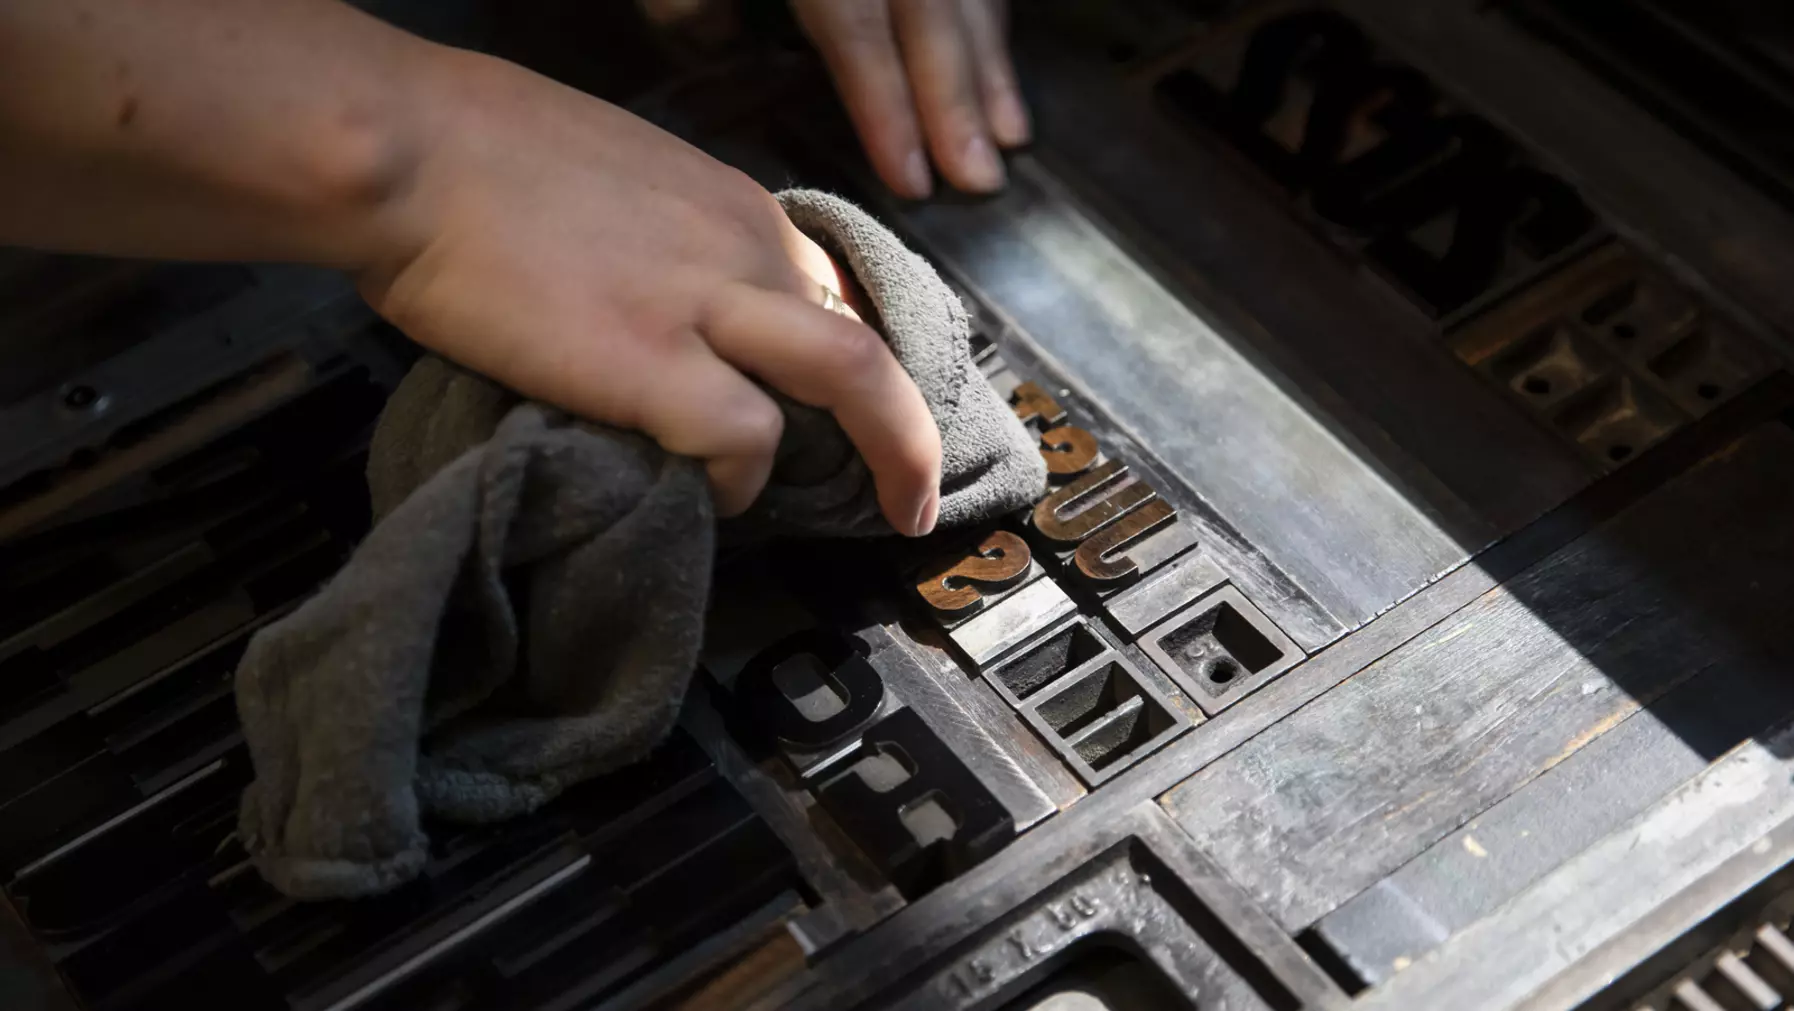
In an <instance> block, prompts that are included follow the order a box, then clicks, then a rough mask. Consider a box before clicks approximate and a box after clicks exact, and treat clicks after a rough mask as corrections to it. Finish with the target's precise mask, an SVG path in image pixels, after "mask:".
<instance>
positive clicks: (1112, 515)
mask: <svg viewBox="0 0 1794 1011" xmlns="http://www.w3.org/2000/svg"><path fill="white" fill-rule="evenodd" d="M1127 476H1128V466H1127V464H1125V463H1122V462H1121V461H1120V460H1110V461H1108V462H1107V463H1104V464H1103V465H1102V466H1100V467H1097V468H1096V469H1095V470H1093V471H1091V472H1090V473H1088V474H1085V475H1084V476H1083V477H1081V478H1078V479H1077V480H1076V481H1073V482H1072V483H1071V484H1068V485H1066V486H1065V487H1063V488H1061V489H1059V490H1058V491H1056V492H1054V493H1052V494H1051V495H1048V496H1047V497H1046V498H1044V499H1041V500H1040V504H1039V505H1037V506H1035V507H1034V528H1035V529H1036V530H1039V531H1040V532H1041V534H1042V535H1044V536H1045V537H1047V538H1048V539H1049V540H1053V541H1057V542H1059V543H1061V544H1076V543H1078V542H1079V541H1082V540H1084V539H1085V538H1087V537H1089V536H1090V535H1091V534H1094V533H1096V532H1097V531H1098V530H1101V529H1102V528H1103V527H1105V526H1108V525H1109V524H1110V523H1113V522H1115V521H1116V520H1118V519H1120V518H1121V517H1123V516H1125V515H1127V514H1128V513H1129V512H1131V511H1133V510H1134V509H1136V508H1138V507H1140V506H1141V505H1143V504H1145V503H1147V502H1150V501H1152V500H1153V499H1155V498H1157V497H1158V492H1156V491H1154V490H1153V489H1152V486H1151V485H1149V484H1147V483H1146V482H1144V481H1135V482H1134V483H1133V484H1130V485H1126V486H1124V487H1122V488H1120V489H1119V490H1115V486H1116V485H1118V484H1120V483H1121V482H1122V481H1124V480H1126V479H1127ZM1085 505H1087V508H1084V509H1083V511H1082V512H1078V513H1077V514H1076V515H1073V516H1070V517H1069V518H1067V515H1066V514H1068V513H1071V512H1073V510H1076V509H1077V508H1078V507H1080V506H1085Z"/></svg>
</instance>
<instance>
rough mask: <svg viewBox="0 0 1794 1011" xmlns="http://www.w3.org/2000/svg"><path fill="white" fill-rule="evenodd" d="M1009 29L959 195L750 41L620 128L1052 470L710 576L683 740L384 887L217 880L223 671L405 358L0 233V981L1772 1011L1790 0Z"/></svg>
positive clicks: (1787, 782)
mask: <svg viewBox="0 0 1794 1011" xmlns="http://www.w3.org/2000/svg"><path fill="white" fill-rule="evenodd" d="M1015 6H1016V7H1017V8H1019V9H1018V10H1017V11H1016V22H1017V24H1016V35H1017V39H1016V46H1017V52H1018V61H1019V63H1020V66H1021V71H1022V74H1023V77H1024V79H1025V82H1026V86H1027V89H1028V91H1029V95H1030V100H1031V106H1032V109H1033V110H1034V114H1035V121H1036V133H1037V137H1038V139H1037V142H1036V143H1035V145H1034V146H1033V147H1032V148H1031V149H1030V150H1029V151H1028V152H1026V153H1024V154H1021V155H1019V156H1018V157H1016V158H1015V159H1014V160H1013V161H1012V163H1011V166H1010V169H1011V173H1010V174H1011V185H1010V187H1009V189H1008V190H1007V191H1006V192H1005V193H1004V194H1002V195H1001V196H999V197H996V198H993V199H988V200H971V199H963V198H960V199H944V200H941V201H938V202H934V203H928V204H902V203H899V202H896V201H893V200H891V199H889V198H888V197H887V196H884V195H882V191H880V190H879V189H878V188H877V187H876V186H874V185H872V184H871V183H870V180H869V177H868V175H867V174H866V171H865V169H864V167H863V165H862V164H861V162H860V161H859V156H858V154H857V150H856V148H855V145H854V144H853V141H852V138H851V136H850V134H849V133H848V132H847V131H846V128H845V126H844V125H843V123H842V121H841V120H840V118H839V113H838V112H837V111H835V110H834V109H833V108H832V107H831V106H829V105H828V104H826V103H825V102H820V101H818V100H816V99H812V98H809V97H802V98H800V97H798V96H819V95H824V94H826V88H825V87H824V86H822V85H821V84H820V83H819V82H820V79H819V78H818V77H817V76H816V75H817V73H818V72H817V70H816V69H815V68H814V67H813V66H812V65H811V64H810V63H809V62H808V61H807V60H805V59H803V58H801V57H799V56H797V55H795V54H793V53H792V52H790V51H788V50H784V49H778V48H768V49H767V50H765V51H757V52H755V53H754V54H752V55H749V56H744V57H742V58H740V59H738V60H736V61H734V62H731V63H729V64H726V65H720V66H716V67H713V68H712V69H710V70H709V71H707V72H705V73H702V74H698V75H695V76H689V77H685V78H682V79H679V80H677V81H673V82H670V83H668V84H667V85H665V86H663V87H660V88H657V89H655V90H654V91H652V92H651V93H649V94H646V95H644V96H642V97H641V98H640V100H639V101H638V102H637V103H636V107H637V108H638V109H639V110H640V111H642V112H643V113H644V114H645V115H648V116H650V117H651V118H654V119H655V120H657V121H659V122H661V123H663V124H664V125H667V126H668V127H669V128H672V129H674V130H676V131H678V132H680V133H682V134H684V135H686V136H687V137H688V138H690V139H692V140H694V141H695V142H697V143H700V144H702V145H703V146H705V147H706V148H707V149H709V150H711V151H712V152H714V153H716V154H717V155H719V156H720V157H723V158H725V159H726V160H729V161H731V162H733V163H735V164H737V165H739V166H741V167H743V168H744V169H746V170H748V171H750V172H751V173H753V174H754V175H755V176H756V177H757V178H759V179H760V180H761V181H762V182H764V183H766V184H767V185H769V186H782V185H787V184H789V183H792V182H801V183H805V184H811V185H820V186H824V187H828V188H832V189H835V190H837V191H840V192H844V193H846V194H848V195H850V196H852V197H854V198H855V199H858V200H860V201H862V202H864V203H866V204H867V205H868V206H870V207H872V208H874V209H875V211H876V212H877V213H878V214H879V215H880V216H881V217H882V218H884V219H885V220H886V221H887V222H888V223H890V224H891V225H892V227H893V228H895V229H896V230H898V231H899V233H900V234H902V235H903V236H904V237H905V238H906V239H908V240H909V241H910V242H911V243H912V244H913V245H914V246H915V247H916V248H917V249H919V250H920V251H922V252H923V253H924V254H925V255H926V256H928V257H929V258H930V259H931V260H932V261H933V262H934V263H935V264H936V265H937V266H938V267H939V268H940V270H941V271H942V273H943V274H944V275H945V276H947V277H948V278H949V279H950V280H951V281H952V282H953V283H954V284H955V286H956V287H958V288H959V289H960V290H961V291H962V293H963V296H964V298H965V300H966V302H967V304H968V306H969V307H970V308H971V309H972V311H973V313H974V315H975V319H976V338H975V347H976V354H977V355H978V356H979V360H980V366H981V368H982V370H983V372H984V374H985V376H986V377H987V378H988V380H989V381H990V382H991V383H992V384H994V385H995V386H996V387H997V388H998V389H999V391H1000V392H1002V393H1003V394H1005V395H1007V396H1008V397H1009V398H1010V401H1011V403H1013V404H1014V405H1015V407H1016V410H1017V411H1018V413H1019V414H1020V415H1021V417H1022V418H1023V419H1024V420H1025V421H1026V422H1027V423H1028V424H1029V425H1031V426H1033V427H1034V428H1035V429H1036V430H1038V431H1039V432H1040V433H1041V437H1042V452H1043V453H1044V454H1046V456H1047V458H1048V461H1049V466H1050V469H1051V470H1052V472H1053V484H1052V487H1051V489H1050V491H1049V493H1048V495H1047V497H1046V498H1045V499H1043V500H1042V501H1041V503H1040V504H1039V505H1037V506H1036V507H1035V508H1033V509H1031V510H1025V511H1024V512H1022V513H1020V514H1017V515H1014V516H1009V517H1005V518H1003V519H1002V520H1000V521H998V522H995V523H992V524H988V525H987V526H985V527H982V528H980V529H976V530H967V531H958V532H953V533H950V534H943V535H937V536H934V537H931V538H929V539H926V540H924V541H921V542H898V541H895V540H893V541H888V542H870V543H855V544H842V543H829V544H780V545H774V546H772V547H769V548H764V549H757V550H753V551H746V552H739V553H735V554H730V555H727V556H725V557H724V558H723V559H722V561H721V565H720V568H719V571H718V576H717V585H716V591H715V599H714V602H713V605H712V608H711V613H710V616H709V619H708V622H709V627H708V629H707V635H706V645H705V648H704V654H703V659H702V665H701V670H700V671H699V673H698V675H697V677H696V678H695V680H694V685H693V689H692V692H691V694H690V697H689V699H688V700H687V703H686V707H685V711H684V713H683V715H682V718H681V725H680V729H679V730H678V732H677V733H676V734H675V735H674V737H673V738H672V739H670V740H669V741H668V742H667V743H666V744H665V745H664V746H663V747H662V748H661V749H660V750H659V751H657V752H656V753H655V754H654V755H653V757H651V758H650V759H649V760H647V761H646V762H644V763H643V764H641V765H640V766H637V767H634V768H631V769H628V770H625V771H623V772H620V773H617V774H614V775H611V776H608V777H606V778H604V779H600V780H598V781H595V782H591V783H588V784H585V785H583V786H580V787H578V788H576V789H574V790H572V791H570V792H568V793H567V794H566V795H564V796H563V797H561V798H560V799H558V800H557V801H555V802H553V803H552V804H550V805H549V806H548V807H546V808H545V809H543V810H541V811H539V812H538V813H536V814H534V815H532V816H530V817H528V818H526V819H522V820H520V821H517V822H513V823H508V824H504V825H501V826H496V827H492V828H482V829H466V828H456V827H454V826H448V825H432V826H430V828H431V842H432V862H431V864H430V865H429V867H428V869H427V870H426V871H425V873H424V874H423V875H422V876H421V878H420V879H419V880H417V881H415V882H413V883H411V884H409V885H406V886H404V887H402V888H401V889H399V890H397V891H395V892H393V893H391V894H389V895H385V896H382V897H378V898H374V899H367V900H361V901H356V902H329V903H297V902H293V901H291V900H288V899H285V898H283V897H282V896H280V895H279V894H278V893H275V892H274V891H273V890H272V889H270V888H269V887H268V886H267V885H266V884H265V883H263V882H262V881H261V879H260V878H259V877H257V875H256V874H255V872H254V871H253V869H251V868H250V867H249V865H248V864H247V862H246V858H245V856H244V854H243V852H242V850H241V848H240V846H239V845H238V843H237V841H236V840H235V838H234V836H233V831H234V827H235V823H236V805H237V799H238V796H239V793H240V791H241V789H242V787H243V786H244V784H245V783H246V782H247V781H248V779H249V778H250V776H251V770H250V768H249V765H248V756H247V753H246V751H245V749H244V747H243V743H242V739H241V735H240V733H239V731H238V728H237V725H236V713H235V708H234V705H233V701H232V696H231V673H232V671H233V669H234V666H235V663H236V660H237V659H238V657H240V656H241V654H242V651H243V647H244V644H245V642H246V640H247V639H248V637H249V636H250V635H251V634H252V633H253V632H254V631H255V630H256V629H257V628H259V627H261V626H263V625H265V624H267V623H268V622H270V621H273V620H276V619H277V618H279V617H280V616H281V615H283V614H284V613H286V612H287V611H288V610H290V609H291V608H292V607H294V606H295V605H296V604H297V603H298V602H299V601H300V600H302V599H304V597H305V596H306V595H307V594H308V593H309V592H310V591H311V590H313V589H314V588H315V587H316V586H317V585H318V584H319V583H320V582H321V581H322V580H324V579H325V578H327V577H328V576H329V575H330V574H331V573H332V572H333V571H334V570H335V569H336V568H337V567H338V566H339V565H340V564H341V563H342V561H343V560H344V559H345V558H346V557H347V555H348V553H349V552H350V550H351V549H352V547H353V546H354V544H355V543H356V541H357V539H358V538H359V537H360V536H361V535H362V534H363V533H364V532H365V530H366V526H367V523H368V515H367V511H368V506H367V500H366V490H365V486H364V483H363V478H362V466H363V464H364V462H365V455H366V445H367V438H368V433H369V430H370V426H371V423H372V421H373V419H374V418H375V416H376V415H377V413H378V411H379V409H380V407H381V405H382V403H383V402H384V399H385V397H386V395H387V394H388V393H389V392H390V391H391V389H392V388H393V386H394V385H395V384H396V382H397V381H398V378H399V377H400V376H402V375H403V373H404V370H405V368H406V367H407V365H408V363H409V362H410V361H411V360H412V359H413V358H414V356H415V355H416V353H417V352H416V351H415V349H414V348H412V347H410V346H409V345H408V344H406V342H404V341H403V339H402V338H400V337H399V336H398V335H397V334H395V333H394V332H392V331H391V330H390V329H388V328H386V327H385V326H384V324H382V323H380V322H379V321H378V320H377V319H376V318H375V317H373V315H372V314H371V312H370V311H369V310H368V309H367V308H366V307H365V306H364V305H363V304H362V303H361V302H360V301H359V300H358V299H357V298H356V297H355V295H354V292H353V289H352V287H351V286H350V285H349V284H348V282H347V281H345V280H344V279H342V278H341V277H338V276H336V275H334V274H330V273H327V272H320V271H314V270H309V269H300V268H288V267H269V266H247V265H164V266H157V265H146V264H138V263H113V262H102V261H94V260H79V259H73V258H53V257H44V256H36V255H31V254H24V253H8V254H6V258H5V259H3V260H0V363H3V364H0V885H3V886H4V895H5V905H4V907H0V1006H4V1007H6V1008H8V1009H12V1008H67V1007H82V1008H92V1009H107V1011H112V1009H116V1011H146V1009H154V1008H173V1007H181V1008H191V1007H211V1006H228V1007H231V1008H235V1009H242V1011H255V1009H292V1011H346V1009H350V1008H368V1009H376V1008H378V1009H386V1008H392V1009H400V1008H402V1009H431V1011H463V1009H465V1011H476V1009H479V1011H483V1009H506V1011H509V1009H529V1011H549V1009H576V1008H580V1009H583V1008H594V1009H595V1008H603V1009H629V1008H651V1007H652V1008H683V1009H693V1011H696V1009H712V1008H714V1009H721V1008H734V1007H753V1008H785V1007H790V1008H809V1009H825V1011H847V1009H851V1008H867V1009H872V1008H906V1009H907V1008H914V1009H938V1008H952V1009H980V1011H995V1009H1003V1011H1015V1009H1039V1011H1049V1009H1050V1011H1071V1009H1079V1011H1089V1009H1129V1011H1133V1009H1146V1011H1151V1009H1158V1008H1178V1009H1192V1008H1194V1009H1200V1011H1221V1009H1226V1011H1240V1009H1273V1011H1296V1009H1302V1011H1310V1009H1314V1011H1319V1009H1329V1011H1331V1009H1347V1008H1363V1009H1366V1011H1368V1009H1383V1008H1390V1009H1415V1011H1458V1009H1484V1008H1487V1009H1507V1008H1529V1009H1531V1008H1537V1009H1544V1008H1566V1009H1567V1008H1581V1009H1589V1011H1604V1009H1616V1011H1630V1009H1638V1008H1650V1009H1652V1011H1671V1009H1675V1011H1713V1009H1716V1008H1717V1009H1726V1011H1774V1009H1776V1008H1782V1007H1787V1006H1794V941H1791V940H1790V935H1789V934H1788V933H1785V931H1787V929H1788V927H1789V920H1790V917H1794V723H1790V719H1791V718H1794V637H1790V636H1784V634H1783V633H1785V632H1788V631H1790V629H1794V620H1790V619H1794V515H1791V513H1790V503H1794V375H1790V373H1789V371H1788V365H1789V362H1790V353H1791V352H1794V343H1791V342H1790V339H1789V335H1790V334H1794V283H1790V279H1794V266H1791V265H1794V153H1791V152H1794V148H1790V147H1789V146H1788V142H1787V138H1789V137H1794V23H1790V21H1789V20H1788V19H1787V18H1786V17H1785V16H1783V15H1780V14H1776V13H1774V12H1754V11H1752V10H1751V9H1750V8H1751V6H1752V5H1746V4H1730V3H1709V4H1705V5H1695V4H1691V3H1686V2H1682V0H1603V2H1581V0H1492V2H1488V3H1482V2H1472V0H1438V2H1434V3H1424V4H1423V3H1411V2H1402V0H1333V2H1324V3H1311V2H1298V0H1265V2H1259V0H1254V2H1247V3H1222V2H1208V3H1199V2H1194V0H1187V2H1180V0H1138V2H1130V3H1106V2H1099V0H1041V2H1039V3H1037V4H1017V5H1015ZM1753 18H1756V19H1760V20H1752V19H1753Z"/></svg>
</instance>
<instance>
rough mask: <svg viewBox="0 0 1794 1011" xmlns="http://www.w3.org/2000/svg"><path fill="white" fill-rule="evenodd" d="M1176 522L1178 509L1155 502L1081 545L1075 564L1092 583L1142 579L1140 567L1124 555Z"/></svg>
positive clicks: (1161, 501) (1108, 583) (1144, 506)
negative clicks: (1140, 542) (1139, 577)
mask: <svg viewBox="0 0 1794 1011" xmlns="http://www.w3.org/2000/svg"><path fill="white" fill-rule="evenodd" d="M1176 521H1177V509H1176V508H1175V507H1174V506H1172V504H1171V503H1169V502H1167V501H1165V500H1164V499H1162V498H1155V499H1153V500H1152V501H1151V502H1148V503H1146V504H1145V505H1143V506H1141V507H1140V508H1138V509H1136V510H1134V511H1133V512H1131V513H1128V514H1127V515H1126V516H1123V517H1122V518H1121V519H1120V520H1119V521H1118V522H1115V523H1112V524H1110V525H1109V526H1108V527H1107V528H1105V529H1103V530H1099V531H1097V532H1096V533H1095V534H1094V535H1092V536H1091V537H1090V539H1089V540H1086V541H1085V542H1084V543H1082V544H1080V545H1078V550H1077V553H1076V554H1075V555H1073V557H1072V560H1073V562H1074V563H1075V564H1076V565H1077V567H1078V571H1079V572H1080V573H1083V575H1084V578H1086V579H1089V580H1090V581H1091V582H1094V583H1098V584H1101V585H1115V584H1119V583H1123V582H1126V581H1127V580H1129V579H1132V578H1134V577H1135V576H1137V575H1139V572H1140V567H1139V566H1138V565H1135V564H1134V560H1133V559H1132V558H1129V557H1128V556H1126V555H1123V554H1121V552H1123V551H1125V550H1127V548H1128V547H1129V546H1130V545H1132V544H1135V543H1138V542H1139V541H1140V540H1142V539H1143V538H1146V537H1149V536H1151V535H1152V534H1154V533H1156V532H1157V531H1159V530H1160V529H1163V528H1164V527H1166V526H1168V525H1169V524H1171V523H1174V522H1176ZM1117 556H1119V557H1117Z"/></svg>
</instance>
